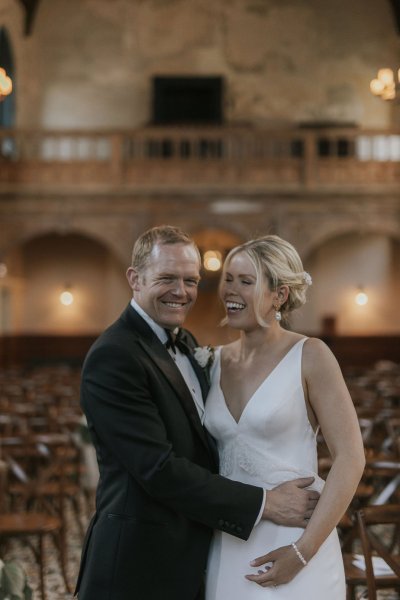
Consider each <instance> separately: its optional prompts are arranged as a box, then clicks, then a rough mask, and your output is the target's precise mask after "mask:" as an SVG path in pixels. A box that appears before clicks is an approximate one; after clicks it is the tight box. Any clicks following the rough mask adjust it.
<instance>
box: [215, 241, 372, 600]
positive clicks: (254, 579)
mask: <svg viewBox="0 0 400 600" xmlns="http://www.w3.org/2000/svg"><path fill="white" fill-rule="evenodd" d="M310 284H311V278H310V276H309V275H308V273H305V272H304V271H303V266H302V263H301V260H300V258H299V256H298V254H297V252H296V250H295V249H294V248H293V246H292V245H291V244H289V243H288V242H286V241H284V240H282V239H281V238H279V237H278V236H273V235H269V236H265V237H263V238H260V239H257V240H254V241H250V242H247V243H245V244H243V245H242V246H239V247H237V248H235V249H233V250H232V251H231V252H230V253H229V254H228V257H227V259H226V261H225V265H224V270H223V275H222V281H221V286H220V296H221V299H222V301H223V303H224V305H225V309H226V315H227V317H226V320H227V323H228V324H229V326H230V327H232V328H235V329H238V330H240V338H239V339H238V340H237V341H235V342H233V343H231V344H228V345H227V346H224V347H222V348H218V349H217V350H216V354H215V361H214V364H213V370H212V385H211V390H210V394H209V396H208V399H207V403H206V417H205V425H206V427H207V429H208V430H209V431H210V432H211V434H212V435H213V436H214V438H215V439H216V441H217V444H218V451H219V454H220V472H221V474H222V475H225V476H226V477H229V478H231V479H236V480H239V481H243V482H246V483H251V484H254V485H259V486H261V487H264V488H265V489H267V490H268V489H271V488H273V487H275V486H276V485H279V484H280V483H282V482H284V481H287V480H291V479H295V478H297V477H309V476H313V477H314V478H315V481H314V484H313V486H312V487H313V489H316V490H318V491H320V492H321V497H320V500H319V502H318V504H317V507H316V508H315V510H314V513H313V515H312V517H311V519H310V521H309V523H308V525H307V527H306V529H297V528H294V527H284V526H281V525H276V524H275V523H273V522H271V521H260V522H259V523H258V524H257V525H256V526H255V527H254V529H253V531H252V533H251V535H250V537H249V539H248V540H247V541H243V540H240V539H238V538H235V537H233V536H230V535H228V534H226V533H223V532H216V533H215V536H214V540H213V544H212V548H211V552H210V558H209V564H208V569H207V580H206V600H253V599H254V600H257V599H260V600H261V599H263V600H268V599H270V598H271V599H274V600H295V599H296V600H297V599H303V598H304V599H305V600H344V599H345V597H346V592H345V580H344V570H343V562H342V556H341V549H340V545H339V541H338V536H337V533H336V529H335V527H336V525H337V523H338V521H339V519H340V517H341V516H342V514H343V513H344V511H345V510H346V508H347V506H348V504H349V503H350V501H351V498H352V497H353V495H354V492H355V490H356V487H357V484H358V482H359V480H360V478H361V475H362V472H363V468H364V462H365V459H364V451H363V445H362V440H361V434H360V429H359V426H358V421H357V416H356V413H355V410H354V407H353V403H352V401H351V398H350V396H349V393H348V391H347V388H346V385H345V383H344V380H343V377H342V375H341V372H340V369H339V366H338V364H337V362H336V360H335V358H334V356H333V354H332V353H331V351H330V350H329V349H328V347H327V346H326V345H325V344H324V343H323V342H322V341H320V340H319V339H316V338H306V337H304V336H302V335H300V334H298V333H294V332H291V331H288V330H287V329H284V328H283V327H281V324H280V323H281V318H283V319H285V318H286V317H287V315H288V313H290V312H291V311H292V310H293V309H295V308H298V307H299V306H301V305H302V304H303V303H304V302H305V293H306V289H307V287H308V285H310ZM319 427H320V428H321V431H322V434H323V435H324V438H325V441H326V443H327V445H328V448H329V450H330V453H331V455H332V459H333V464H332V468H331V470H330V473H329V476H328V478H327V480H326V483H325V482H323V481H322V480H321V479H320V478H319V477H318V473H317V450H316V436H317V432H318V429H319ZM266 502H267V503H268V491H267V494H266ZM255 559H257V560H255ZM250 563H252V564H251V565H250Z"/></svg>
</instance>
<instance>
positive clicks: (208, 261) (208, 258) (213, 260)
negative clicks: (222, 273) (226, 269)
mask: <svg viewBox="0 0 400 600" xmlns="http://www.w3.org/2000/svg"><path fill="white" fill-rule="evenodd" d="M203 266H204V268H205V269H206V271H219V270H220V268H221V267H222V254H221V252H219V250H207V252H204V256H203Z"/></svg>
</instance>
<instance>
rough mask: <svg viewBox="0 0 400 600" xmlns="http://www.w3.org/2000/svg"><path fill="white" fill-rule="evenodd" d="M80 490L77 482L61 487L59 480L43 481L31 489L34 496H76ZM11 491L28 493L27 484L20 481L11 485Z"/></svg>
mask: <svg viewBox="0 0 400 600" xmlns="http://www.w3.org/2000/svg"><path fill="white" fill-rule="evenodd" d="M79 492H80V488H79V486H78V485H77V484H76V483H66V484H64V485H63V486H62V487H61V485H60V483H59V482H58V481H48V482H46V483H41V484H38V485H36V486H34V487H32V489H31V490H30V494H31V495H33V496H59V495H63V496H76V495H77V494H79ZM9 493H10V494H11V495H14V496H18V495H24V494H25V493H26V485H24V484H18V483H17V484H13V485H10V486H9Z"/></svg>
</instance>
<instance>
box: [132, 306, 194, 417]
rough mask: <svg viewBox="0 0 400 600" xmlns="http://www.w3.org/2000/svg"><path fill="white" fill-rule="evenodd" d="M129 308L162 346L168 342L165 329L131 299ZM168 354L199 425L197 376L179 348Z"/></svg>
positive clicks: (169, 349) (170, 350)
mask: <svg viewBox="0 0 400 600" xmlns="http://www.w3.org/2000/svg"><path fill="white" fill-rule="evenodd" d="M131 306H132V308H134V309H135V310H136V312H137V313H139V315H140V316H141V317H142V318H143V319H144V320H145V321H146V323H147V325H148V326H149V327H151V329H152V330H153V331H154V333H155V334H156V336H157V337H158V339H159V340H160V342H161V343H162V344H165V343H166V342H167V340H168V336H167V334H166V331H165V329H164V328H163V327H161V325H159V324H158V323H156V322H155V321H153V319H152V318H151V317H149V315H148V314H147V313H146V312H145V311H144V310H143V308H141V307H140V306H139V304H138V303H137V302H135V300H134V299H133V298H132V300H131ZM168 352H169V354H170V356H171V358H172V359H173V360H174V361H175V363H176V366H177V367H178V369H179V371H180V372H181V375H182V377H183V379H184V380H185V383H186V385H187V386H188V388H189V391H190V393H191V394H192V398H193V401H194V403H195V405H196V409H197V412H198V413H199V417H200V421H201V423H203V421H204V401H203V396H202V393H201V387H200V383H199V380H198V379H197V375H196V373H195V371H194V369H193V367H192V365H191V364H190V360H189V359H188V357H187V356H186V354H183V352H181V351H180V350H179V348H175V353H174V352H173V351H172V349H171V348H168Z"/></svg>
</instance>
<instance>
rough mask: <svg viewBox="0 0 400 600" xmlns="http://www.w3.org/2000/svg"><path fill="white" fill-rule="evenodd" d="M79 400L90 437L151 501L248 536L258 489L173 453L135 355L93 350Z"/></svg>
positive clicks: (259, 494) (111, 349)
mask: <svg viewBox="0 0 400 600" xmlns="http://www.w3.org/2000/svg"><path fill="white" fill-rule="evenodd" d="M81 401H82V406H83V408H84V410H85V412H86V415H87V418H88V422H90V424H91V426H92V427H93V429H94V433H95V436H96V437H97V438H98V439H99V440H100V441H101V443H102V444H103V445H104V446H105V447H106V448H107V451H108V452H109V453H110V454H112V455H114V456H115V457H116V459H117V461H118V462H119V463H120V464H121V467H122V468H123V469H125V470H126V471H127V472H128V473H129V474H130V475H131V476H132V477H133V478H134V479H135V481H136V482H137V483H138V484H139V485H140V486H141V487H142V488H143V489H144V490H145V491H146V492H147V493H148V494H149V495H150V496H151V497H152V498H154V499H156V500H157V501H158V502H160V503H162V504H164V505H166V506H168V507H170V508H171V509H173V510H174V511H176V512H180V513H182V514H183V515H185V516H186V517H187V518H189V519H192V520H195V521H198V522H200V523H203V524H204V525H206V526H208V527H210V528H212V529H221V530H223V531H227V532H228V533H230V534H232V535H235V536H237V537H240V538H242V539H247V538H248V537H249V535H250V533H251V530H252V528H253V526H254V523H255V521H256V519H257V515H258V513H259V511H260V507H261V503H262V497H263V490H262V488H259V487H255V486H251V485H247V484H244V483H239V482H235V481H231V480H229V479H226V478H224V477H221V476H220V475H216V474H213V473H211V472H210V471H208V470H207V469H205V468H203V467H201V466H199V465H198V464H196V463H193V462H191V461H190V460H188V459H187V458H185V457H183V456H177V455H176V454H175V452H174V449H173V447H172V444H171V442H170V440H169V439H168V435H167V431H166V428H165V425H164V422H163V420H162V418H161V417H160V414H159V412H158V409H157V405H156V403H155V402H154V401H153V399H152V398H151V395H150V391H149V383H148V373H147V371H146V369H145V368H144V367H143V366H142V365H141V363H140V361H139V360H138V359H137V356H135V354H134V353H131V352H128V351H127V350H126V349H125V348H123V347H121V346H119V345H118V344H115V345H114V344H113V346H112V347H110V346H109V345H108V346H107V347H104V346H99V347H97V348H95V349H93V350H92V351H91V353H90V355H89V356H88V358H87V360H86V362H85V366H84V369H83V373H82V397H81ZM117 464H118V463H117Z"/></svg>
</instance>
